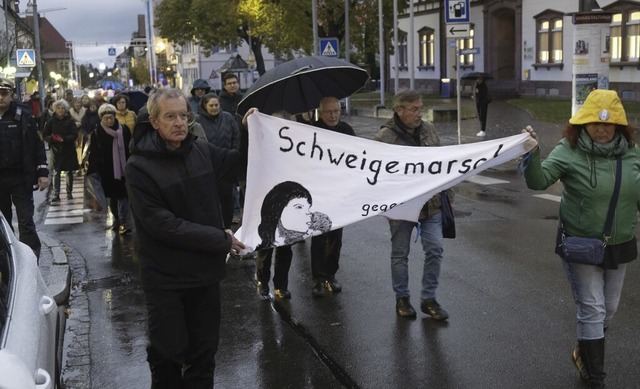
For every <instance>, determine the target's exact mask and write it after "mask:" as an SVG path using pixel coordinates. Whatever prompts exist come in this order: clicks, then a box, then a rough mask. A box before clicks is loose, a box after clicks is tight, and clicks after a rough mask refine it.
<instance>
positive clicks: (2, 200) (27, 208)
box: [0, 171, 42, 257]
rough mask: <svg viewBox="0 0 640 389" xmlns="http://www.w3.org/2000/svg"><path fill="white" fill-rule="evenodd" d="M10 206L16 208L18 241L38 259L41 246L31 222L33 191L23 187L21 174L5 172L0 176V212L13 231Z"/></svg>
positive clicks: (34, 226) (25, 186) (33, 224)
mask: <svg viewBox="0 0 640 389" xmlns="http://www.w3.org/2000/svg"><path fill="white" fill-rule="evenodd" d="M12 204H13V205H15V207H16V216H17V217H18V232H19V234H18V237H19V239H20V241H21V242H22V243H24V244H26V245H27V246H29V247H31V250H33V252H34V253H35V254H36V256H37V257H40V249H41V246H42V245H41V243H40V238H39V237H38V232H37V231H36V225H35V223H34V222H33V211H34V206H33V191H32V190H31V189H30V188H29V187H27V185H25V182H24V177H23V175H22V172H12V171H5V172H2V174H0V212H2V214H3V215H4V218H5V219H7V222H8V224H9V226H11V229H13V226H12V225H11V221H12V219H13V212H12V210H11V205H12Z"/></svg>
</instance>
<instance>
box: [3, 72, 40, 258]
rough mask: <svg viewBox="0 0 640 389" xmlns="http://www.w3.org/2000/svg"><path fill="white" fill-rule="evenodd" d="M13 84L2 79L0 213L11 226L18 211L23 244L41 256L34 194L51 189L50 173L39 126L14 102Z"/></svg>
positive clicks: (31, 116) (19, 229)
mask: <svg viewBox="0 0 640 389" xmlns="http://www.w3.org/2000/svg"><path fill="white" fill-rule="evenodd" d="M14 93H15V86H14V84H13V82H12V81H10V80H8V79H6V78H0V156H1V157H2V158H0V211H1V212H2V214H3V215H4V217H5V219H6V220H7V223H8V224H9V226H11V228H13V226H12V223H11V221H12V216H13V211H12V205H14V206H15V208H16V216H17V218H18V231H19V236H20V241H21V242H23V243H25V244H26V245H28V246H29V247H31V249H32V250H33V252H34V253H35V254H36V256H38V257H39V256H40V248H41V246H42V244H41V243H40V238H39V237H38V232H37V231H36V225H35V223H34V222H33V211H34V205H33V191H34V190H36V189H39V190H41V191H42V190H45V189H47V187H49V169H48V168H47V156H46V154H45V150H44V143H43V142H42V139H41V138H40V136H39V134H38V124H37V123H36V120H35V119H34V117H33V115H31V114H30V113H29V112H28V111H26V110H24V109H23V108H25V107H23V106H21V105H20V104H16V102H14V101H13V100H12V99H13V95H14Z"/></svg>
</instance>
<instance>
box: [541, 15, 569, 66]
mask: <svg viewBox="0 0 640 389" xmlns="http://www.w3.org/2000/svg"><path fill="white" fill-rule="evenodd" d="M562 17H563V14H561V13H559V12H555V11H546V12H544V13H542V14H540V15H538V16H536V17H535V19H536V25H537V28H538V31H537V34H536V43H537V50H536V53H537V56H536V63H537V64H562V58H563V53H562V27H563V20H562Z"/></svg>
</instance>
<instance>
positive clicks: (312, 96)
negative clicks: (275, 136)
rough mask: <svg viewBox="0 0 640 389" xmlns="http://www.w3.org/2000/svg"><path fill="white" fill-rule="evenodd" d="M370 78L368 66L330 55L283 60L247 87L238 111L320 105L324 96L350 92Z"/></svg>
mask: <svg viewBox="0 0 640 389" xmlns="http://www.w3.org/2000/svg"><path fill="white" fill-rule="evenodd" d="M368 79H369V75H368V74H367V72H366V70H364V69H362V68H360V67H358V66H356V65H353V64H351V63H349V62H346V61H343V60H341V59H337V58H331V57H321V56H313V57H302V58H297V59H294V60H291V61H287V62H284V63H282V64H280V65H278V66H276V67H275V68H273V69H271V70H269V71H267V72H266V73H264V74H263V75H262V76H261V77H260V78H259V79H258V80H257V81H256V82H254V83H253V85H251V87H250V88H249V89H248V90H247V93H246V94H245V96H244V98H243V99H242V101H240V103H239V104H238V114H240V115H244V114H245V113H246V112H247V111H248V110H249V108H252V107H255V108H258V109H259V110H260V112H263V113H266V114H272V113H274V112H276V111H278V110H285V111H287V112H289V113H291V114H297V113H301V112H307V111H309V110H312V109H315V108H317V107H318V105H319V103H320V100H321V99H322V98H323V97H328V96H333V97H335V98H338V99H342V98H344V97H347V96H350V95H352V94H353V93H355V92H356V91H358V90H359V89H360V88H362V87H363V86H364V84H365V82H366V81H367V80H368Z"/></svg>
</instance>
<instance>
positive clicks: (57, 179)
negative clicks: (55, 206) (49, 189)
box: [53, 170, 73, 196]
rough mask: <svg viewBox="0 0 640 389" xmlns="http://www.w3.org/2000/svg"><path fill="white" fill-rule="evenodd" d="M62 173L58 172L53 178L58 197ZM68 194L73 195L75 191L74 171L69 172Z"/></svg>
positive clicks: (55, 193)
mask: <svg viewBox="0 0 640 389" xmlns="http://www.w3.org/2000/svg"><path fill="white" fill-rule="evenodd" d="M61 173H62V172H61V171H60V170H57V171H56V173H55V175H54V177H53V193H54V195H56V196H59V195H60V184H61V182H60V174H61ZM66 189H67V194H69V193H71V192H72V191H73V172H72V171H68V172H67V188H66Z"/></svg>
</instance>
